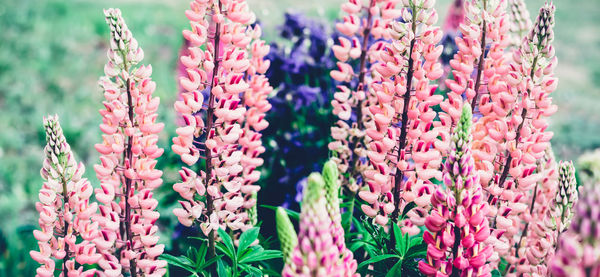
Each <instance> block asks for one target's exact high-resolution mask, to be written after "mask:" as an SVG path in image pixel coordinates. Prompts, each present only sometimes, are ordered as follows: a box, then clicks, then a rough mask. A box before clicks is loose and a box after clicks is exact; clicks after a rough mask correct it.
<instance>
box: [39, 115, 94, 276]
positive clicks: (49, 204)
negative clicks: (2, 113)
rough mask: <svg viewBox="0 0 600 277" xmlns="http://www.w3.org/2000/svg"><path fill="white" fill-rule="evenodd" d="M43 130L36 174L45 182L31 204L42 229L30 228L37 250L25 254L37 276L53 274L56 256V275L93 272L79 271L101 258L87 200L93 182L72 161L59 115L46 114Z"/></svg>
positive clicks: (82, 274) (91, 205) (73, 159)
mask: <svg viewBox="0 0 600 277" xmlns="http://www.w3.org/2000/svg"><path fill="white" fill-rule="evenodd" d="M44 129H45V130H46V142H47V143H46V147H45V148H44V152H45V154H46V158H45V159H44V165H43V167H42V170H41V175H42V178H44V180H45V181H46V182H44V185H43V186H42V188H41V189H40V193H39V202H37V203H36V205H35V207H36V209H37V211H38V212H39V213H40V218H39V225H40V228H41V230H35V231H33V235H34V237H35V238H36V239H37V240H38V245H39V247H40V251H39V252H38V251H31V252H30V255H31V257H32V258H33V259H34V260H35V261H37V262H39V263H40V264H41V266H40V267H39V268H38V269H37V270H36V276H54V271H55V270H56V269H55V260H54V259H53V258H55V259H58V260H61V264H62V265H60V267H61V268H59V269H58V270H60V271H62V273H61V276H67V275H68V276H92V275H94V274H95V270H94V269H90V270H86V271H84V270H83V266H81V265H84V264H95V263H97V262H98V261H99V260H100V258H101V255H100V254H99V253H96V246H95V245H94V243H92V240H94V239H95V238H96V237H97V236H98V224H97V223H92V220H91V216H92V215H93V214H95V213H96V210H97V209H98V205H97V204H96V203H90V201H89V200H90V196H91V195H92V186H91V184H90V182H89V181H88V180H87V179H82V178H81V176H82V175H83V173H84V171H85V168H84V166H83V163H77V162H76V161H75V157H74V155H73V152H71V148H70V146H69V144H68V143H67V141H66V139H65V137H64V135H63V131H62V128H61V127H60V123H59V121H58V116H56V115H55V116H48V117H45V118H44Z"/></svg>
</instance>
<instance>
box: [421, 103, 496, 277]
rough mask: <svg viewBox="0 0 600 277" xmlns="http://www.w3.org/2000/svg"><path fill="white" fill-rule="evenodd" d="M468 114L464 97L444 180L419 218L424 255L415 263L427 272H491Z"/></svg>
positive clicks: (485, 207)
mask: <svg viewBox="0 0 600 277" xmlns="http://www.w3.org/2000/svg"><path fill="white" fill-rule="evenodd" d="M471 117H472V115H471V107H470V106H469V104H468V103H466V104H465V105H464V106H463V109H462V113H461V117H460V120H459V122H458V124H457V127H456V132H455V133H454V135H453V136H452V142H451V152H450V155H449V156H448V159H447V161H446V164H445V165H444V186H439V187H438V188H437V190H436V192H435V193H434V196H433V197H432V198H431V205H432V209H431V212H430V214H429V216H427V218H426V219H425V226H426V227H427V229H428V231H427V232H425V233H424V234H423V240H424V241H425V243H427V244H428V248H427V258H426V259H425V260H424V261H420V262H419V269H420V271H421V272H422V273H423V274H425V275H428V276H491V273H490V272H491V268H490V266H489V264H488V263H487V262H488V259H489V258H490V257H491V255H492V253H493V248H492V246H491V245H486V243H484V242H485V241H486V240H487V238H488V237H489V235H490V227H489V223H488V220H487V217H486V215H487V213H488V204H487V202H485V199H484V196H483V190H482V188H481V185H480V184H479V178H478V175H477V174H476V172H475V169H474V162H473V158H472V156H471V149H470V147H471V135H470V128H471V121H472V119H471Z"/></svg>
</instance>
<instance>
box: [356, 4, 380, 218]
mask: <svg viewBox="0 0 600 277" xmlns="http://www.w3.org/2000/svg"><path fill="white" fill-rule="evenodd" d="M375 4H376V0H370V2H369V9H367V26H366V27H365V29H364V30H363V42H362V45H361V52H360V64H359V68H358V69H359V74H358V85H357V86H356V92H358V91H361V90H365V86H366V84H365V76H366V73H367V52H368V49H369V38H370V36H371V28H372V27H373V13H372V12H371V8H372V7H374V6H375ZM362 109H363V100H362V99H360V98H359V99H358V103H357V104H356V123H357V128H358V130H361V131H362V130H363V129H364V123H363V120H362V117H363V115H362ZM361 140H362V139H361V138H359V137H357V136H355V137H354V139H353V141H352V146H353V148H354V149H356V148H357V147H358V144H359V143H362V142H361ZM354 149H352V151H351V155H352V156H351V159H352V162H351V166H350V168H351V170H352V171H351V173H350V178H354V180H357V179H356V175H358V174H359V173H358V170H357V168H356V167H357V165H358V162H359V160H360V157H358V155H356V153H354ZM352 195H353V196H356V192H354V191H353V193H352ZM350 218H352V217H350Z"/></svg>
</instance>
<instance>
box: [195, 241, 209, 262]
mask: <svg viewBox="0 0 600 277" xmlns="http://www.w3.org/2000/svg"><path fill="white" fill-rule="evenodd" d="M207 245H208V243H203V244H202V245H200V248H199V249H198V251H197V252H196V268H197V267H198V266H199V265H200V264H202V263H204V262H203V261H204V259H206V252H208V246H207Z"/></svg>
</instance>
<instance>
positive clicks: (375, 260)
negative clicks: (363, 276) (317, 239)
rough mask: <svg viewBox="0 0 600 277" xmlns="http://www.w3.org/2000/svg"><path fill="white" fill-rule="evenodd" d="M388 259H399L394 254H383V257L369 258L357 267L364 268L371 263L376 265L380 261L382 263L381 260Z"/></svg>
mask: <svg viewBox="0 0 600 277" xmlns="http://www.w3.org/2000/svg"><path fill="white" fill-rule="evenodd" d="M390 258H400V256H398V255H395V254H383V255H379V256H375V257H373V258H370V259H368V260H366V261H364V262H362V263H360V264H359V265H358V268H362V267H364V266H367V265H370V264H373V263H376V262H380V261H383V260H386V259H390Z"/></svg>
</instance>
